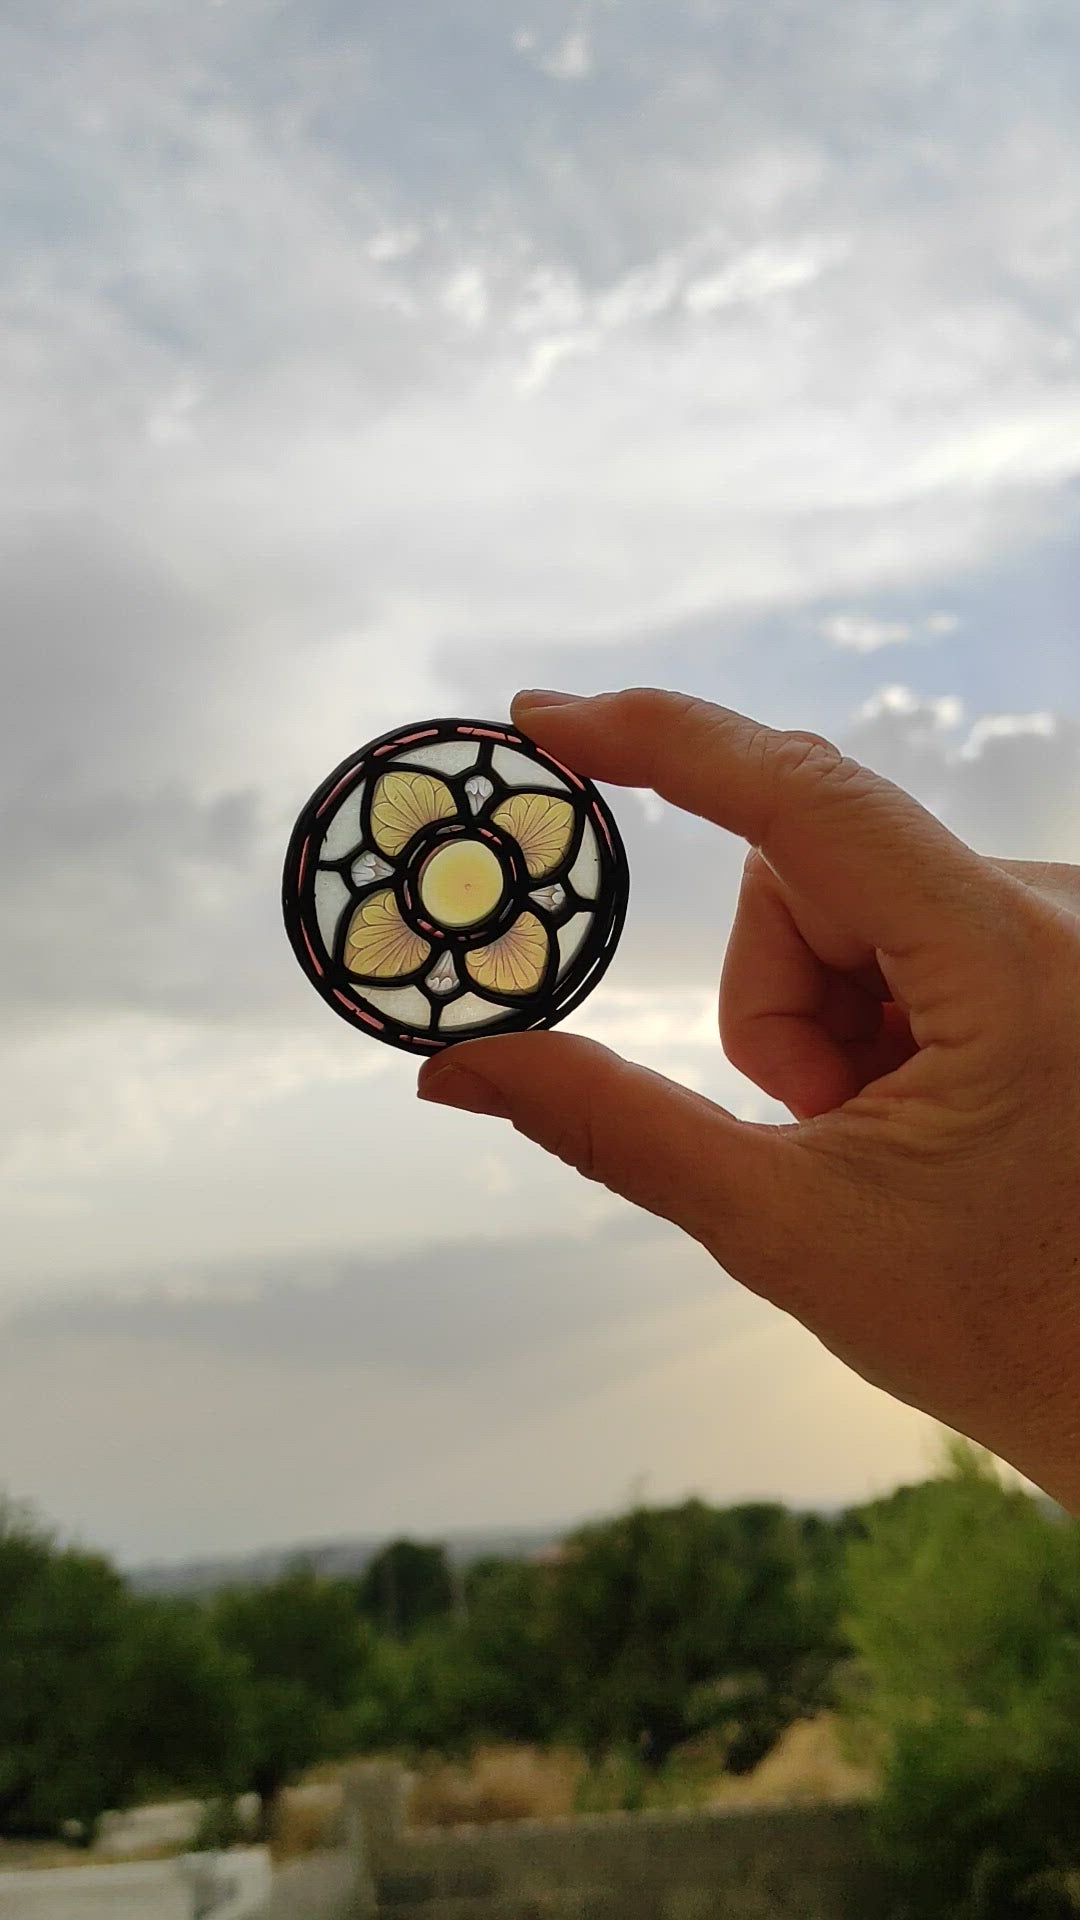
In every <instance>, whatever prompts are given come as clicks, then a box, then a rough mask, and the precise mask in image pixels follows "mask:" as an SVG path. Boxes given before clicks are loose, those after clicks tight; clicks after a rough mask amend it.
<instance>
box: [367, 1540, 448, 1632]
mask: <svg viewBox="0 0 1080 1920" xmlns="http://www.w3.org/2000/svg"><path fill="white" fill-rule="evenodd" d="M356 1604H357V1606H358V1607H359V1609H360V1611H361V1613H362V1614H363V1615H364V1616H365V1618H366V1619H368V1620H370V1621H371V1622H372V1624H373V1625H374V1626H376V1627H378V1628H379V1630H380V1632H382V1633H387V1634H390V1635H391V1637H392V1638H394V1639H397V1640H407V1639H409V1638H410V1636H411V1635H412V1634H414V1633H417V1632H419V1630H420V1628H421V1627H425V1626H428V1625H429V1624H430V1623H431V1622H432V1621H433V1620H440V1619H445V1618H446V1616H447V1615H448V1614H449V1613H450V1612H451V1611H452V1608H453V1604H454V1587H453V1577H452V1575H451V1572H450V1567H449V1563H448V1561H447V1558H446V1554H445V1551H444V1550H443V1548H442V1547H439V1546H427V1545H424V1544H422V1543H421V1542H420V1541H417V1540H391V1541H390V1542H389V1544H388V1545H387V1546H385V1547H383V1548H381V1549H380V1551H379V1552H378V1553H377V1554H376V1555H375V1557H374V1559H373V1560H371V1561H369V1563H368V1565H367V1566H366V1567H365V1569H364V1572H363V1573H362V1575H361V1576H360V1579H359V1580H358V1581H357V1584H356Z"/></svg>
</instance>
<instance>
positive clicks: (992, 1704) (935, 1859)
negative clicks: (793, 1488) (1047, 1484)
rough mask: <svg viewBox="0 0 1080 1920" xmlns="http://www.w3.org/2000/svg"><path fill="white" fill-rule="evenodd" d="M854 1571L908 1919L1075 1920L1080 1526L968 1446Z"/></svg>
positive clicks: (896, 1507)
mask: <svg viewBox="0 0 1080 1920" xmlns="http://www.w3.org/2000/svg"><path fill="white" fill-rule="evenodd" d="M849 1574H850V1591H851V1598H852V1610H851V1621H850V1630H851V1635H852V1639H853V1641H854V1643H855V1645H856V1647H857V1649H858V1651H859V1653H860V1655H861V1667H862V1677H863V1681H864V1683H868V1685H869V1691H868V1692H866V1693H865V1694H864V1696H863V1698H862V1701H861V1711H862V1712H863V1713H868V1714H870V1715H871V1716H872V1717H873V1718H874V1719H876V1721H877V1722H878V1724H879V1727H880V1728H881V1729H882V1730H883V1731H884V1733H885V1734H886V1737H887V1758H886V1762H885V1775H884V1787H883V1795H882V1801H881V1804H880V1808H879V1811H878V1818H877V1826H878V1838H879V1844H880V1847H881V1850H882V1853H883V1856H884V1859H885V1861H886V1863H887V1865H888V1868H889V1870H890V1873H891V1877H892V1880H893V1883H894V1885H895V1887H896V1889H897V1893H898V1896H899V1901H900V1906H899V1912H900V1914H901V1915H903V1916H904V1920H1034V1916H1036V1915H1037V1916H1039V1920H1058V1916H1063V1915H1067V1914H1075V1912H1076V1911H1077V1909H1076V1907H1075V1906H1074V1905H1073V1904H1072V1903H1071V1901H1070V1899H1069V1896H1068V1891H1067V1882H1068V1875H1069V1873H1070V1871H1071V1870H1075V1869H1077V1868H1080V1822H1078V1819H1077V1811H1076V1810H1077V1807H1078V1806H1080V1529H1077V1527H1076V1526H1075V1525H1074V1524H1073V1523H1072V1522H1071V1521H1067V1520H1065V1519H1064V1518H1061V1517H1058V1516H1056V1515H1055V1514H1053V1513H1051V1512H1050V1511H1048V1510H1047V1509H1046V1508H1045V1507H1043V1506H1042V1505H1040V1504H1038V1503H1037V1502H1036V1501H1034V1500H1032V1499H1030V1498H1028V1496H1027V1495H1026V1494H1024V1493H1021V1492H1018V1491H1013V1490H1010V1489H1006V1488H1005V1487H1003V1486H1002V1485H1001V1483H1000V1481H999V1479H998V1478H997V1476H996V1473H995V1472H994V1470H993V1469H992V1467H991V1466H990V1464H989V1462H988V1461H987V1460H985V1459H984V1458H983V1457H981V1456H979V1455H978V1454H977V1453H976V1452H975V1451H974V1450H973V1449H971V1448H968V1447H956V1448H954V1449H953V1451H952V1454H951V1458H950V1461H949V1468H948V1471H947V1473H946V1474H945V1475H944V1477H943V1478H941V1479H939V1480H937V1481H934V1482H930V1483H929V1484H928V1485H926V1486H923V1487H919V1488H909V1489H906V1490H903V1491H902V1492H901V1493H899V1494H897V1495H894V1496H893V1498H892V1499H891V1500H889V1501H887V1502H884V1503H883V1504H882V1505H881V1507H880V1508H879V1509H878V1511H877V1512H876V1513H875V1514H874V1515H872V1516H871V1517H870V1520H869V1522H868V1525H867V1528H866V1537H865V1538H864V1539H863V1540H862V1541H861V1542H859V1543H857V1544H856V1545H854V1546H853V1547H852V1548H851V1550H850V1555H849Z"/></svg>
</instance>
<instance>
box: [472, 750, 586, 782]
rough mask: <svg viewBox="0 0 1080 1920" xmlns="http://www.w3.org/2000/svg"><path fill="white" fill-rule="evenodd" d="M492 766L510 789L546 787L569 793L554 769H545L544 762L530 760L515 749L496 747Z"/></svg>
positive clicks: (492, 757)
mask: <svg viewBox="0 0 1080 1920" xmlns="http://www.w3.org/2000/svg"><path fill="white" fill-rule="evenodd" d="M491 764H492V766H493V767H494V769H495V771H496V773H497V774H498V776H499V778H500V780H505V781H506V784H507V786H508V787H545V788H548V789H550V790H552V791H553V792H555V793H567V792H568V791H569V789H568V787H567V784H566V781H565V780H562V779H560V778H559V775H558V774H557V773H556V772H555V769H554V767H545V766H544V764H543V762H542V761H536V760H530V759H528V757H527V756H526V755H525V754H524V753H515V751H514V749H513V747H496V748H495V751H494V753H493V754H492V756H491Z"/></svg>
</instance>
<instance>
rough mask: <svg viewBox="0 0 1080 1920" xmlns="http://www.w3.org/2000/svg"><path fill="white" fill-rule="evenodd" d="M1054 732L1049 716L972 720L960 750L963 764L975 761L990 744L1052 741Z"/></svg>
mask: <svg viewBox="0 0 1080 1920" xmlns="http://www.w3.org/2000/svg"><path fill="white" fill-rule="evenodd" d="M1057 731H1058V722H1057V719H1056V716H1055V715H1054V714H1052V713H991V714H986V715H984V717H983V718H982V719H981V720H976V722H975V724H974V726H973V727H972V729H971V732H970V733H969V734H968V737H967V739H966V740H965V741H964V744H963V746H962V747H961V749H960V754H961V758H962V759H964V760H977V759H978V758H979V756H980V755H981V754H983V753H985V751H986V748H987V746H988V744H989V742H990V741H991V740H1015V739H1017V738H1020V739H1025V738H1026V739H1032V738H1034V739H1037V740H1052V739H1053V737H1054V735H1055V734H1056V733H1057Z"/></svg>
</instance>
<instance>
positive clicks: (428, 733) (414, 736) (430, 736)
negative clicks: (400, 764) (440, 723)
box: [375, 727, 439, 760]
mask: <svg viewBox="0 0 1080 1920" xmlns="http://www.w3.org/2000/svg"><path fill="white" fill-rule="evenodd" d="M438 731H439V729H438V727H426V728H425V729H424V731H423V733H403V734H402V735H401V736H400V738H399V739H397V740H388V741H387V743H386V745H385V747H376V749H375V758H376V760H379V759H381V758H382V755H383V754H384V753H398V752H400V750H401V748H402V747H415V745H416V743H417V741H418V740H434V739H435V737H436V735H437V734H438Z"/></svg>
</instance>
